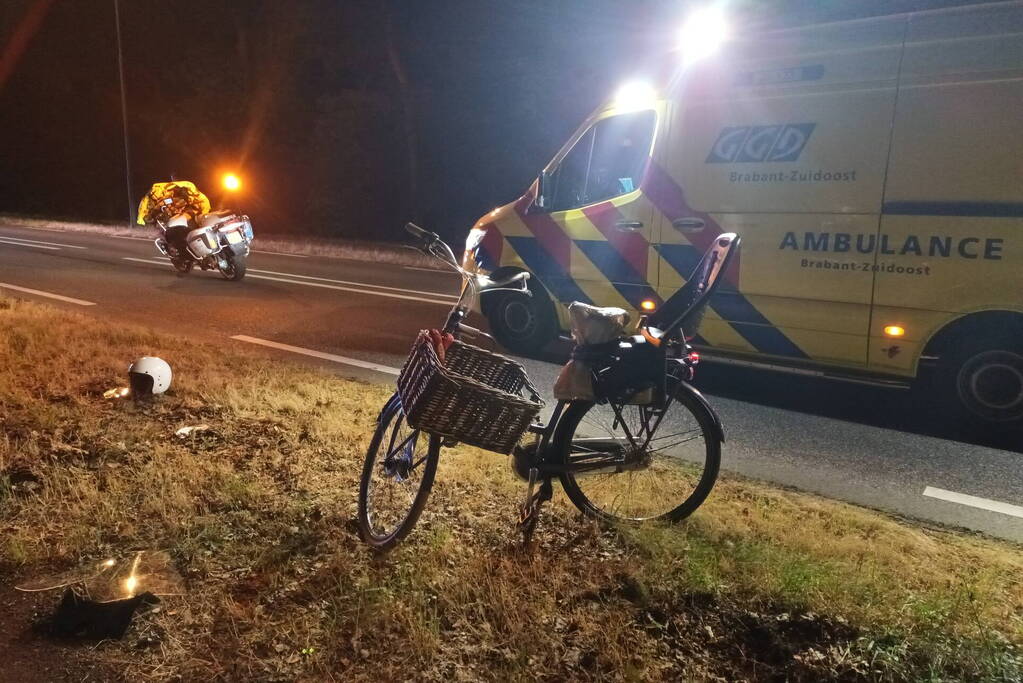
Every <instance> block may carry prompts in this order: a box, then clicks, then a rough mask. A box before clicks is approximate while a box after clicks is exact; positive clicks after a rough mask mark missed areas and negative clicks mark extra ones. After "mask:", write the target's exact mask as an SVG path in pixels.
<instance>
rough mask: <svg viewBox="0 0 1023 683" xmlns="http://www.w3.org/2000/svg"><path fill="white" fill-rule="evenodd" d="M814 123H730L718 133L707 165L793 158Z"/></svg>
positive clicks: (796, 157) (802, 146)
mask: <svg viewBox="0 0 1023 683" xmlns="http://www.w3.org/2000/svg"><path fill="white" fill-rule="evenodd" d="M816 125H817V124H816V123H779V124H775V125H771V126H732V127H729V128H724V129H722V131H721V134H720V135H718V139H717V141H715V142H714V146H713V147H711V148H710V155H709V156H708V157H707V162H706V163H708V164H730V163H738V162H764V161H795V160H796V159H798V158H799V155H800V154H801V153H802V152H803V148H804V147H806V143H807V141H808V140H809V139H810V134H811V133H813V129H814V127H815V126H816Z"/></svg>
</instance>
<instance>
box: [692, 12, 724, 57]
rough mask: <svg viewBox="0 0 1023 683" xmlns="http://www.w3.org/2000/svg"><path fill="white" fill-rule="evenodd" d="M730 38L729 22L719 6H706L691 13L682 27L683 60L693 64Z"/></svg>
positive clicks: (710, 53) (716, 49)
mask: <svg viewBox="0 0 1023 683" xmlns="http://www.w3.org/2000/svg"><path fill="white" fill-rule="evenodd" d="M727 38H728V22H727V21H726V20H725V13H724V12H722V11H721V9H720V8H718V7H705V8H703V9H700V10H697V11H695V12H693V13H692V14H691V15H689V19H688V20H686V23H685V25H684V26H683V27H682V36H681V41H682V45H681V48H682V61H683V62H685V63H686V64H692V63H693V62H696V61H699V60H701V59H703V58H704V57H709V56H710V55H712V54H714V53H715V52H717V51H718V49H719V48H720V47H721V44H722V43H724V42H725V40H726V39H727Z"/></svg>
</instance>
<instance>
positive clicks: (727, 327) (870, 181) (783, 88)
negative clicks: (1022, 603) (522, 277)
mask: <svg viewBox="0 0 1023 683" xmlns="http://www.w3.org/2000/svg"><path fill="white" fill-rule="evenodd" d="M681 49H682V50H683V52H684V50H685V45H682V47H681ZM672 71H673V73H672V75H671V77H670V78H668V79H664V80H665V83H664V84H663V85H662V86H661V87H659V88H658V89H656V90H655V89H653V88H650V87H647V86H643V85H642V84H641V83H634V84H631V85H629V86H626V87H624V88H623V89H622V91H621V92H620V93H618V95H617V96H616V97H614V98H613V99H612V100H611V101H609V102H608V103H607V104H606V105H605V106H602V107H600V108H599V109H598V110H597V111H595V112H594V113H593V114H592V115H591V116H590V117H589V118H588V119H587V120H586V121H585V122H584V123H583V125H582V126H581V127H580V128H579V129H578V130H577V132H576V133H575V134H574V135H573V136H572V137H571V138H570V139H569V141H568V142H567V143H566V144H565V146H564V147H563V148H562V149H561V151H560V152H559V153H558V154H557V155H556V156H555V157H554V159H553V160H552V161H551V163H550V164H549V165H548V166H547V168H546V169H545V170H544V171H543V172H542V173H541V174H540V176H539V177H538V179H537V180H536V182H534V183H533V185H532V186H531V187H530V189H529V190H528V191H527V192H526V194H525V195H524V196H522V197H521V198H519V199H518V200H517V201H515V202H512V203H510V204H508V205H505V206H502V207H499V208H497V209H495V210H494V211H492V212H490V213H489V214H487V215H486V216H484V217H483V218H481V219H480V221H479V222H478V223H477V224H476V226H475V227H474V228H473V229H472V230H471V231H470V234H469V238H468V240H467V243H466V255H465V259H466V265H470V266H473V267H477V268H480V269H482V270H484V271H487V272H499V273H508V272H513V271H520V270H525V271H528V272H529V273H531V274H532V276H533V277H531V279H530V283H531V287H532V290H533V296H530V297H527V296H523V295H521V294H517V293H509V292H495V293H493V294H490V295H488V296H487V297H485V298H484V300H483V301H482V302H481V306H482V309H483V312H484V313H485V314H486V315H487V317H488V319H489V320H490V323H491V327H492V329H493V330H494V332H495V333H496V334H497V336H498V338H499V339H500V340H501V341H502V342H503V343H504V344H505V345H506V346H508V347H510V348H512V349H516V350H521V351H528V350H531V349H533V350H535V349H538V348H541V347H543V346H544V345H545V344H546V343H548V342H549V341H551V340H552V339H553V338H554V337H555V336H556V335H557V334H559V333H560V332H563V331H564V330H566V329H567V319H566V310H565V307H566V305H567V304H568V303H570V302H572V301H584V302H588V303H593V304H598V305H604V306H621V307H623V308H626V309H630V310H633V311H635V312H639V311H641V310H652V309H655V308H656V307H657V306H658V305H659V304H660V303H661V302H662V301H664V300H665V299H666V298H667V297H669V296H670V295H671V294H672V293H674V292H675V291H676V290H677V289H678V288H679V287H680V286H681V285H682V283H683V282H684V281H685V278H686V277H688V275H689V274H690V272H691V270H692V268H693V267H694V265H695V264H696V262H697V260H698V258H699V256H700V255H701V253H702V252H703V251H704V249H705V248H706V247H707V246H708V245H709V244H710V243H711V241H712V240H713V239H714V237H715V236H716V235H718V234H720V233H722V232H735V233H738V234H739V235H741V236H742V252H741V254H739V258H738V259H737V260H736V261H737V262H736V263H734V267H733V268H732V269H731V272H730V273H728V275H727V281H726V283H725V285H724V286H722V287H721V288H720V290H719V291H720V293H719V294H717V295H715V298H714V300H713V303H712V304H711V310H710V311H709V312H708V315H707V318H706V320H705V322H704V324H703V327H702V329H701V330H700V337H699V338H698V339H696V340H695V341H696V344H697V345H698V347H702V350H703V351H704V353H705V355H706V356H707V357H709V358H712V359H717V360H720V361H723V362H732V363H738V364H743V365H750V366H754V367H761V368H768V369H774V370H781V371H787V372H795V373H803V374H812V375H819V376H825V377H833V378H836V379H845V380H852V381H860V382H869V383H882V384H893V385H901V386H904V385H908V384H909V383H910V382H911V381H912V380H914V379H916V378H917V377H918V375H920V374H923V373H922V370H923V369H924V368H925V367H926V366H934V371H933V372H931V373H928V375H929V376H932V377H933V378H934V381H935V382H936V383H937V385H938V387H939V388H940V393H941V395H943V396H944V397H945V398H947V399H948V400H949V402H950V405H953V406H956V407H957V409H959V410H961V412H962V414H963V415H965V416H968V417H971V418H975V419H977V420H981V421H984V422H987V423H995V422H997V423H1009V424H1011V423H1020V422H1023V291H1021V288H1023V2H1002V3H992V4H985V5H975V6H972V7H961V8H954V9H946V10H936V11H926V12H919V13H911V14H900V15H894V16H887V17H881V18H872V19H867V20H857V21H848V22H840V23H833V24H825V25H817V26H812V27H805V28H798V29H788V30H782V31H777V32H771V33H764V34H760V35H757V36H755V37H751V38H733V39H730V40H728V41H726V42H725V43H723V45H722V47H721V49H720V50H719V51H718V52H717V53H716V54H715V55H713V56H708V57H706V58H705V59H703V60H701V61H698V62H695V63H686V64H682V62H681V61H680V65H679V66H678V67H677V68H676V67H674V66H673V69H672Z"/></svg>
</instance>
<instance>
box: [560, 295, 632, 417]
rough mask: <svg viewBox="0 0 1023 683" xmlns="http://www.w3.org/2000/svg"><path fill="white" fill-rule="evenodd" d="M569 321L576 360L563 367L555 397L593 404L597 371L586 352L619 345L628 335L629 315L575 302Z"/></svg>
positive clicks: (617, 310) (570, 309)
mask: <svg viewBox="0 0 1023 683" xmlns="http://www.w3.org/2000/svg"><path fill="white" fill-rule="evenodd" d="M568 318H569V324H570V325H571V328H572V340H573V341H574V342H575V350H573V352H572V353H573V357H572V360H569V361H568V363H566V364H565V367H563V368H561V373H560V374H559V375H558V379H557V380H556V381H555V382H554V398H556V399H558V400H562V401H575V400H582V401H593V400H595V399H596V393H595V391H594V386H593V368H592V366H591V365H590V363H589V361H588V360H587V359H586V358H584V357H583V355H585V353H584V350H585V349H588V348H591V347H599V346H600V345H603V344H613V345H615V346H617V343H618V340H619V339H621V338H622V337H624V336H625V326H626V325H628V324H629V314H628V313H626V312H625V311H624V310H622V309H621V308H598V307H596V306H589V305H587V304H584V303H580V302H578V301H575V302H573V303H572V304H571V305H569V307H568ZM581 350H582V351H581ZM577 352H578V353H577ZM577 356H578V357H577Z"/></svg>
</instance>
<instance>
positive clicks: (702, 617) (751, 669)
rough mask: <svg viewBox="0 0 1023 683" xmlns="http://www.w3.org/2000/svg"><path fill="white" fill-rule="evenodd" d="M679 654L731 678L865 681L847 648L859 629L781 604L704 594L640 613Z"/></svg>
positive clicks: (663, 640) (697, 594)
mask: <svg viewBox="0 0 1023 683" xmlns="http://www.w3.org/2000/svg"><path fill="white" fill-rule="evenodd" d="M641 617H645V619H646V621H647V624H645V628H646V629H647V631H648V632H650V633H652V634H654V635H655V636H656V637H658V638H659V639H660V640H661V641H662V642H663V643H664V644H665V645H666V646H667V647H668V648H669V649H670V650H671V651H672V652H673V653H674V654H675V655H676V657H677V658H680V659H684V660H688V661H700V660H703V661H705V662H707V663H708V664H711V662H713V663H712V664H711V666H710V667H708V668H710V669H712V670H713V671H714V672H715V673H716V674H717V675H724V676H725V678H726V679H728V680H733V681H734V680H758V681H820V680H849V681H854V680H862V679H863V678H864V675H863V674H864V673H865V672H864V671H863V670H862V669H860V668H859V667H854V666H851V662H850V661H849V658H848V657H846V656H844V654H843V653H845V652H848V651H849V650H850V649H851V648H853V647H854V645H855V643H856V641H857V639H858V638H859V636H860V633H859V631H858V630H857V629H855V628H853V627H851V626H849V625H848V624H846V623H844V622H843V621H840V620H836V619H833V618H830V617H827V616H823V615H820V614H816V613H814V612H812V611H807V610H798V611H793V610H792V609H791V608H786V607H785V606H783V605H778V604H772V603H765V604H762V605H752V606H751V605H750V604H749V603H746V604H739V603H735V602H729V601H727V600H722V599H719V598H717V597H715V596H713V595H709V594H706V593H695V594H691V595H687V596H684V597H683V598H682V599H681V600H679V601H677V602H675V603H674V604H673V605H671V606H670V607H667V608H664V607H662V608H657V607H654V608H651V609H649V610H646V611H644V612H642V614H641Z"/></svg>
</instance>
